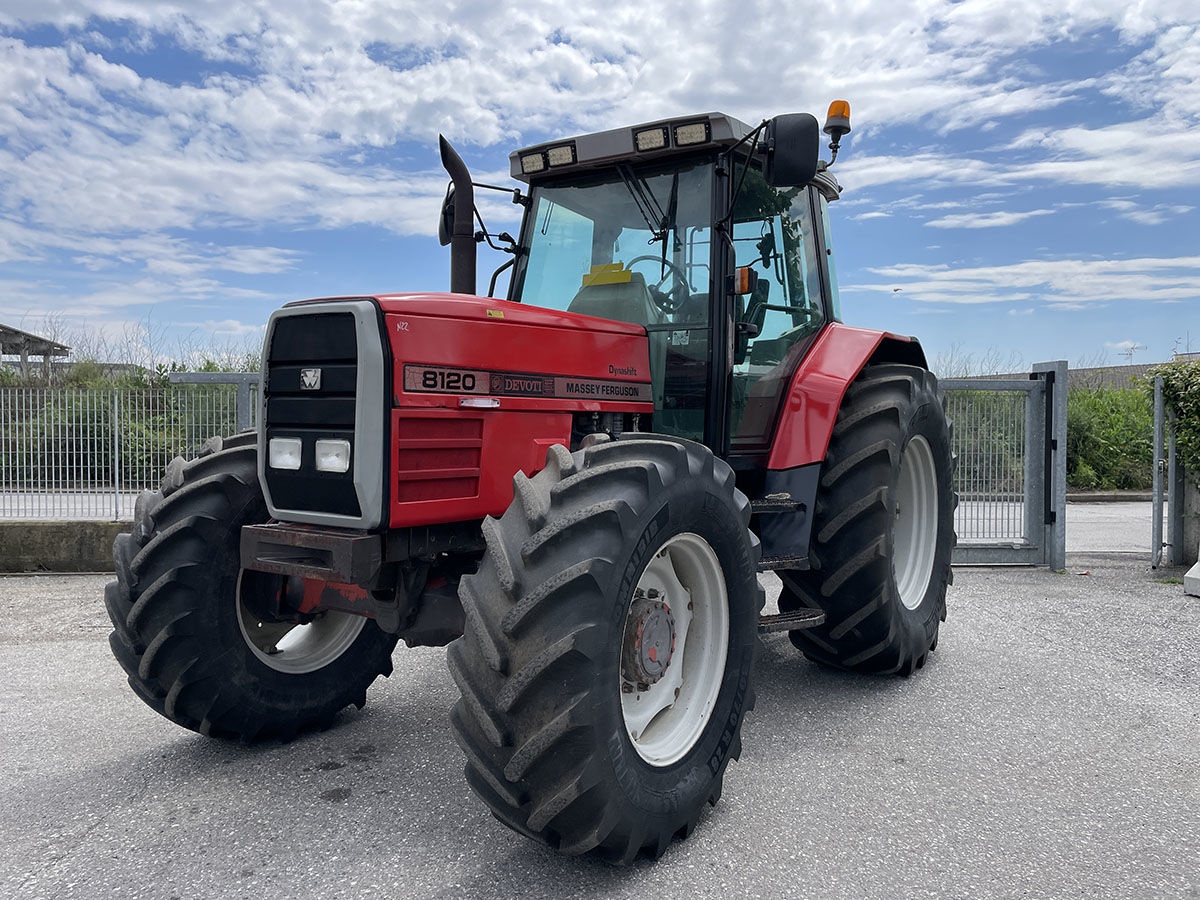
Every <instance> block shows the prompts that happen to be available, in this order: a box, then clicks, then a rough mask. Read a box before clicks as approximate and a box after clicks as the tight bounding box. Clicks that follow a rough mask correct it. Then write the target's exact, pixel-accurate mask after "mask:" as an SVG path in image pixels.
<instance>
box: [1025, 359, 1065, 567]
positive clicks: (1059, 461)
mask: <svg viewBox="0 0 1200 900" xmlns="http://www.w3.org/2000/svg"><path fill="white" fill-rule="evenodd" d="M1033 371H1034V372H1036V373H1039V374H1041V375H1042V377H1043V378H1045V381H1046V408H1047V412H1046V472H1045V478H1046V482H1047V484H1046V487H1045V491H1044V494H1043V496H1044V497H1045V510H1046V515H1045V526H1044V527H1045V532H1044V534H1045V536H1046V538H1045V540H1046V564H1047V565H1049V566H1050V568H1051V569H1052V570H1053V571H1056V572H1057V571H1059V570H1061V569H1065V568H1066V567H1067V363H1066V360H1062V359H1060V360H1055V361H1054V362H1046V363H1038V364H1037V365H1035V366H1034V367H1033Z"/></svg>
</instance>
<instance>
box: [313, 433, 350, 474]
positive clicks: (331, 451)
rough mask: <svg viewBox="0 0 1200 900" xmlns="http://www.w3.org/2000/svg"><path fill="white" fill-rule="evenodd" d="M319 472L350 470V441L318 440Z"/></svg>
mask: <svg viewBox="0 0 1200 900" xmlns="http://www.w3.org/2000/svg"><path fill="white" fill-rule="evenodd" d="M317 471H318V472H349V471H350V442H349V441H344V440H320V441H317Z"/></svg>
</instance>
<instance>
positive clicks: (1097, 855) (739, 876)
mask: <svg viewBox="0 0 1200 900" xmlns="http://www.w3.org/2000/svg"><path fill="white" fill-rule="evenodd" d="M1070 515H1072V513H1071V512H1070V511H1069V516H1070ZM1104 515H1108V514H1107V513H1105V514H1104ZM1084 518H1087V517H1086V516H1085V517H1084ZM1069 521H1070V520H1069ZM1080 521H1082V520H1080ZM1105 527H1108V528H1109V529H1110V530H1111V529H1117V530H1118V531H1124V532H1127V533H1131V534H1132V532H1133V530H1134V529H1133V528H1132V527H1131V526H1130V525H1129V524H1128V523H1126V524H1124V525H1120V524H1119V523H1118V524H1117V525H1113V524H1111V523H1110V524H1109V526H1102V527H1100V529H1099V531H1098V532H1097V534H1104V533H1107V532H1105ZM1084 530H1085V529H1082V528H1078V529H1077V530H1076V534H1077V535H1081V534H1082V533H1083V531H1084ZM1068 533H1069V535H1070V531H1069V532H1068ZM1068 540H1069V549H1070V548H1071V547H1072V544H1071V543H1070V541H1071V538H1070V537H1069V538H1068ZM1089 540H1092V539H1089ZM1095 540H1099V539H1095ZM1104 540H1109V538H1104ZM1147 544H1148V541H1147ZM1181 577H1182V570H1166V569H1159V570H1157V571H1152V570H1150V568H1149V565H1148V561H1147V560H1146V559H1145V558H1143V555H1142V554H1141V552H1140V551H1138V550H1137V549H1136V548H1134V549H1132V550H1129V549H1125V550H1121V549H1118V550H1116V551H1106V552H1096V551H1095V550H1094V549H1092V550H1079V549H1074V550H1072V552H1069V554H1068V568H1067V571H1066V572H1065V573H1061V574H1056V573H1052V572H1049V571H1046V570H1044V569H1028V568H996V569H987V568H960V569H957V570H956V579H955V584H954V586H953V587H952V588H951V592H950V599H949V619H948V621H947V622H946V623H945V625H944V626H943V631H942V636H941V641H940V644H939V646H938V649H937V651H936V652H935V653H934V654H933V655H932V657H931V662H930V664H929V665H928V666H926V668H925V669H923V670H921V671H920V672H918V673H916V674H915V675H914V676H913V677H911V678H909V679H881V678H866V677H858V676H851V675H846V674H841V673H835V672H829V671H826V670H823V669H821V668H819V667H817V666H815V665H812V664H810V663H808V662H807V661H805V660H804V659H803V658H802V657H801V656H800V655H799V654H798V653H796V652H795V651H794V650H793V648H792V646H791V644H790V643H789V642H788V640H787V638H786V636H783V635H770V636H768V637H767V638H766V640H765V641H764V645H763V650H762V653H761V655H760V659H759V663H758V666H757V685H758V705H757V708H756V709H755V710H754V711H753V712H752V713H751V714H750V715H749V716H748V718H747V720H746V725H745V728H744V733H743V738H744V746H745V749H744V751H743V754H742V758H741V760H740V761H739V762H736V763H734V764H732V765H731V766H730V768H729V771H728V774H727V776H726V780H725V791H724V796H723V797H722V800H721V802H720V804H718V805H717V806H716V807H715V808H713V809H712V810H710V811H709V812H708V813H707V814H706V815H705V816H704V817H703V818H702V819H701V822H700V827H699V828H698V829H697V831H696V832H695V833H694V834H693V835H692V836H691V837H690V838H689V839H688V840H687V841H684V842H682V843H677V844H676V845H675V846H674V847H672V848H671V849H670V850H669V851H668V852H667V854H666V855H665V856H664V857H663V858H662V859H661V860H659V861H658V862H657V863H649V862H639V863H637V864H635V865H633V866H630V867H627V868H624V869H621V868H610V867H609V866H607V865H604V864H602V863H599V862H596V861H594V860H591V859H588V858H584V859H570V858H563V857H559V856H556V855H554V854H553V853H550V852H548V851H546V850H543V849H541V848H539V847H537V846H536V845H534V844H532V843H531V842H529V841H528V840H526V839H525V838H522V837H520V836H518V835H516V834H514V833H512V832H510V831H508V830H507V829H505V828H504V827H503V826H502V825H500V824H499V823H498V822H496V821H495V820H494V819H493V818H492V817H491V816H490V815H489V814H488V813H487V812H486V811H485V809H484V807H483V806H482V805H481V804H480V803H479V802H478V801H477V800H476V799H475V798H474V796H473V795H472V794H471V792H470V790H469V789H468V787H467V786H466V784H465V782H464V780H463V778H462V774H461V770H462V760H461V755H460V753H459V751H458V748H457V746H456V745H455V743H454V741H453V739H452V737H451V735H450V730H449V728H448V725H447V722H446V712H447V710H448V708H449V707H450V705H451V704H452V703H453V701H454V700H455V698H456V696H457V692H456V690H455V688H454V685H453V682H452V681H451V679H450V677H449V675H448V673H447V671H446V667H445V661H444V657H445V653H444V651H442V650H437V649H416V650H408V649H404V648H403V647H402V648H400V649H398V650H397V652H396V657H395V661H396V671H395V673H394V674H393V675H392V677H391V678H390V679H387V680H384V681H381V682H379V683H377V684H376V685H375V686H374V687H373V688H372V690H371V691H370V693H369V695H368V696H369V700H368V704H367V706H366V708H364V709H363V710H362V711H353V710H348V711H346V712H344V713H343V714H342V715H341V717H340V719H339V721H338V723H337V725H336V727H334V728H333V729H331V730H329V731H327V732H323V733H320V734H315V735H310V736H307V737H304V738H301V739H299V740H296V741H294V742H292V743H289V744H278V743H272V744H266V745H262V746H253V747H246V746H242V745H239V744H233V743H227V742H221V741H213V740H209V739H206V738H203V737H200V736H198V735H195V734H192V733H190V732H187V731H184V730H182V729H179V728H178V727H176V726H174V725H172V724H171V723H169V722H167V721H166V720H164V719H161V718H160V717H159V716H157V715H156V714H155V713H153V712H152V711H151V710H150V709H149V708H147V707H146V706H144V705H143V704H142V703H141V701H139V700H138V699H137V698H136V697H135V696H134V695H133V693H132V692H131V691H130V690H129V688H128V686H127V684H126V683H125V680H124V677H123V674H122V673H121V671H120V669H119V667H118V666H117V664H116V662H115V661H114V660H113V659H112V657H111V655H110V653H109V650H108V645H107V635H108V631H109V624H108V622H107V618H106V616H105V613H104V609H103V604H102V602H101V594H102V590H103V585H104V582H105V581H106V580H108V577H107V576H94V575H93V576H15V577H4V578H0V608H2V609H3V612H4V615H5V619H6V621H7V622H8V623H9V625H8V627H7V629H6V630H5V632H4V634H3V635H2V636H0V697H2V698H3V700H2V703H0V705H2V707H3V709H4V727H3V730H2V732H0V773H2V776H0V896H2V897H6V898H8V897H13V898H39V897H46V898H71V897H80V898H92V897H117V896H120V897H122V898H136V897H151V898H169V897H180V898H192V897H255V898H273V897H322V898H334V897H422V898H423V897H523V898H537V897H561V896H579V897H630V898H633V897H637V898H646V897H664V898H675V897H691V898H707V897H714V898H715V897H720V898H732V897H854V898H887V900H894V898H898V897H962V898H986V897H1055V898H1060V897H1105V898H1107V897H1138V898H1141V897H1191V898H1196V897H1200V598H1195V597H1188V596H1186V595H1184V594H1183V592H1182V588H1181V586H1180V584H1179V583H1178V581H1179V579H1180V578H1181Z"/></svg>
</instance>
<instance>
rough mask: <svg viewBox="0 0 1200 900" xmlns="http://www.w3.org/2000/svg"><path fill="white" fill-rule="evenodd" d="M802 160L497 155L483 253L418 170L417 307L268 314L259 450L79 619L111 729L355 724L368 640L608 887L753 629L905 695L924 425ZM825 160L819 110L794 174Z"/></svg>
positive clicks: (742, 678) (701, 774) (689, 793)
mask: <svg viewBox="0 0 1200 900" xmlns="http://www.w3.org/2000/svg"><path fill="white" fill-rule="evenodd" d="M820 130H821V129H820V127H819V126H818V123H817V120H816V119H814V118H813V117H812V116H810V115H804V114H793V115H782V116H778V117H776V118H773V119H769V120H767V121H764V122H762V123H761V124H759V125H758V126H756V127H750V126H747V125H745V124H743V123H742V122H739V121H737V120H736V119H733V118H731V117H729V116H726V115H721V114H718V113H710V114H707V115H696V116H685V117H681V118H674V119H668V120H663V121H658V122H652V123H649V124H644V125H638V126H635V127H632V128H618V129H616V130H612V131H604V132H600V133H597V134H588V135H582V136H580V137H575V138H572V139H569V140H560V141H552V142H550V143H545V144H538V145H536V146H532V147H527V148H525V149H523V150H519V151H517V152H516V153H513V154H512V156H511V158H510V159H511V168H512V175H513V177H514V178H515V179H516V180H517V181H519V182H521V183H522V186H521V187H520V188H518V189H515V190H512V189H510V190H508V193H509V194H510V195H511V198H512V200H513V202H514V203H516V204H519V205H520V207H521V208H522V210H523V212H522V221H521V228H520V234H519V237H518V238H516V239H513V238H512V237H510V236H509V235H507V234H499V235H496V234H492V233H491V232H489V231H488V230H487V229H486V227H484V224H483V221H482V219H481V218H480V217H479V214H478V212H477V210H476V207H475V202H474V188H476V187H485V186H483V185H473V184H472V182H471V177H470V175H469V173H468V172H467V170H466V167H465V166H464V165H463V163H462V161H461V159H460V158H459V157H458V155H457V154H456V153H455V152H454V150H453V149H452V148H451V147H450V146H449V145H448V144H447V143H446V142H445V141H444V140H443V141H442V145H441V149H442V159H443V162H444V164H445V166H446V168H447V171H448V172H449V174H450V177H451V181H452V186H451V188H450V190H449V191H448V194H447V200H446V203H445V205H444V207H443V212H442V222H441V226H442V227H441V232H442V239H443V242H444V243H448V244H449V245H450V268H451V285H450V293H446V294H434V293H409V294H380V295H374V296H354V297H338V298H332V299H323V300H309V301H304V302H297V303H291V304H288V305H287V306H285V307H283V308H282V309H280V310H278V311H276V312H275V313H274V314H273V315H272V316H271V319H270V323H269V325H268V328H267V333H266V339H265V345H264V348H263V367H262V384H261V392H260V398H261V399H260V406H259V409H258V428H257V433H248V434H240V435H236V436H234V437H231V438H225V439H221V438H213V439H211V440H210V441H209V442H208V443H207V444H206V446H205V448H204V451H203V452H202V453H201V454H200V455H199V456H198V457H197V458H195V459H193V460H190V461H185V460H183V459H182V458H180V459H176V460H175V461H174V462H173V463H172V464H171V465H170V466H168V467H167V470H166V474H165V478H164V480H163V483H162V488H161V490H159V491H155V492H147V493H144V494H143V495H142V496H141V497H140V499H139V500H138V503H137V508H136V513H135V521H134V523H133V532H132V534H127V535H122V536H120V537H119V538H118V539H117V541H116V543H115V545H114V548H113V553H114V557H115V564H116V572H117V580H116V581H115V582H113V583H111V584H109V585H108V587H107V589H106V591H105V603H106V605H107V608H108V612H109V614H110V616H111V617H112V621H113V626H114V631H113V633H112V636H111V644H112V649H113V652H114V653H115V654H116V657H117V659H118V660H119V661H120V663H121V665H122V666H123V667H124V669H125V671H126V673H127V674H128V676H129V683H130V685H132V687H133V689H134V691H135V692H136V693H137V694H138V696H139V697H141V698H142V700H144V701H145V702H146V703H147V704H148V705H149V706H151V707H152V708H153V709H155V710H156V711H158V712H159V713H161V714H162V715H164V716H166V717H167V718H168V719H170V720H172V721H173V722H176V723H178V724H179V725H182V726H183V727H185V728H189V729H193V730H195V731H198V732H200V733H202V734H205V735H211V736H213V737H220V738H233V739H239V740H242V741H255V740H260V739H269V738H274V739H288V738H291V737H293V736H294V735H296V734H297V733H299V732H302V731H304V730H307V729H313V728H318V729H319V728H325V727H327V726H329V725H330V724H331V723H332V722H333V720H334V718H335V716H336V715H337V714H338V712H339V711H340V710H342V709H343V708H344V707H346V706H347V705H350V704H353V705H355V706H358V707H361V706H362V705H363V703H364V702H365V701H366V691H367V688H368V686H369V685H370V684H371V683H372V682H373V681H374V680H375V679H376V678H377V677H378V676H380V675H387V674H389V673H390V672H391V670H392V663H391V657H392V652H393V649H394V648H395V645H396V643H397V641H398V639H400V638H403V639H404V641H405V643H406V644H408V645H409V646H418V645H435V646H440V645H446V644H449V650H448V654H447V657H448V661H449V667H450V672H451V674H452V676H453V679H454V682H455V684H456V685H457V686H458V690H459V692H460V694H461V697H460V699H459V700H458V702H457V703H456V704H455V705H454V708H453V710H452V711H451V714H450V719H451V723H452V725H453V731H454V736H455V738H456V739H457V741H458V743H459V745H460V746H461V748H462V750H463V752H464V754H465V755H466V776H467V780H468V781H469V782H470V785H471V787H472V788H473V789H474V791H475V792H476V793H477V794H478V795H479V796H480V798H481V799H482V800H483V801H484V803H486V804H487V806H488V807H489V809H490V810H491V811H492V813H494V814H495V816H496V817H497V818H499V819H500V820H501V821H502V822H504V823H505V824H506V825H508V826H510V827H511V828H513V829H515V830H516V831H518V832H520V833H522V834H525V835H528V836H529V837H532V838H535V839H536V840H538V841H541V842H544V843H545V844H548V845H549V846H551V847H553V848H556V849H557V850H559V851H562V852H564V853H571V854H576V853H584V852H595V853H597V854H598V855H600V856H601V857H603V858H605V859H609V860H612V861H616V862H622V861H625V862H627V861H629V860H632V859H634V858H635V857H637V856H638V855H639V854H640V855H648V856H651V857H657V856H658V855H659V854H661V853H662V852H663V851H664V849H665V848H666V847H667V846H668V845H669V844H670V843H671V841H672V840H673V839H674V838H675V837H686V836H687V835H688V834H689V833H690V832H691V831H692V830H693V828H694V827H695V826H696V822H697V819H698V818H699V816H700V815H701V812H702V811H703V810H704V808H705V805H706V804H713V803H716V801H717V798H718V797H719V796H720V793H721V781H722V778H723V776H724V773H725V767H726V765H727V764H728V763H729V761H730V760H731V759H735V758H737V756H738V754H739V752H740V749H741V739H740V732H741V725H742V718H743V716H744V715H745V714H746V712H747V711H748V710H749V709H751V708H752V706H753V705H754V689H753V683H752V667H753V662H754V656H755V648H756V646H757V644H758V635H759V633H760V632H764V631H788V632H789V633H790V637H791V640H792V642H793V643H794V644H795V645H796V647H798V648H799V649H800V651H802V652H803V653H804V655H805V656H807V657H808V658H809V659H811V660H814V661H816V662H817V663H820V664H822V665H825V666H832V667H837V668H841V669H847V670H851V671H854V672H865V673H879V674H891V673H896V674H900V675H908V674H910V673H911V672H913V670H915V669H918V668H920V667H921V666H922V665H923V664H924V663H925V660H926V657H927V656H928V654H929V652H930V651H931V650H933V649H934V647H935V646H936V644H937V638H938V626H939V623H940V622H941V621H942V620H944V618H945V613H946V606H945V595H946V585H947V582H948V581H949V580H950V552H951V548H952V546H953V544H954V532H953V522H952V515H953V509H954V504H955V496H954V493H953V491H952V487H951V475H952V467H953V458H952V454H951V450H950V433H949V426H948V423H947V420H946V416H945V413H944V410H943V404H942V400H941V397H940V395H939V393H938V387H937V381H936V379H935V378H934V376H933V375H932V374H931V373H930V372H929V370H928V368H927V366H926V361H925V356H924V354H923V352H922V350H921V347H920V345H919V344H918V343H917V341H916V340H915V339H913V338H909V337H901V336H897V335H894V334H888V333H884V332H880V331H870V330H864V329H861V328H851V327H848V326H846V325H843V324H842V323H841V321H840V313H839V308H838V292H837V280H836V277H835V272H834V264H833V253H832V248H831V244H830V231H829V223H828V204H829V203H830V202H831V201H833V200H835V199H836V198H837V197H838V194H839V191H840V186H839V184H838V183H837V181H836V180H835V179H834V177H833V176H832V175H831V173H830V171H829V163H828V162H824V161H819V159H818V156H819V141H820ZM849 130H850V123H849V107H848V105H847V104H845V103H844V102H841V101H838V102H836V103H834V104H833V106H831V108H830V116H829V119H828V120H827V122H826V124H825V126H824V131H825V132H826V133H827V134H829V135H830V136H831V142H830V151H831V159H830V161H829V162H832V160H833V159H834V158H836V154H837V148H838V143H839V140H840V138H841V137H842V136H844V135H845V134H846V133H847V132H849ZM484 241H486V242H487V243H488V244H489V245H492V246H494V247H497V248H499V249H502V250H507V251H508V252H509V253H511V259H510V260H508V261H507V262H506V263H505V265H504V266H502V267H501V269H506V268H507V269H510V272H509V279H508V281H509V287H508V294H507V297H506V298H504V299H497V298H493V297H491V296H477V295H476V279H475V267H476V248H477V245H478V244H479V243H482V242H484ZM495 283H496V278H495V277H493V278H492V285H493V288H492V290H489V293H492V292H493V291H494V286H495ZM764 572H774V573H776V574H777V575H778V576H779V579H780V580H781V582H782V589H781V592H780V595H779V612H778V613H777V614H771V615H763V613H762V610H763V607H764V596H765V595H764V590H763V587H762V586H761V584H760V580H759V576H760V574H761V573H764Z"/></svg>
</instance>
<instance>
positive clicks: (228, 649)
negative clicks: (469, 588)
mask: <svg viewBox="0 0 1200 900" xmlns="http://www.w3.org/2000/svg"><path fill="white" fill-rule="evenodd" d="M267 518H268V516H267V509H266V503H265V501H264V499H263V495H262V490H261V488H260V487H259V483H258V474H257V466H256V449H255V438H254V435H253V434H242V435H237V436H236V437H234V438H230V439H227V440H224V441H223V440H222V439H220V438H213V439H210V440H209V441H208V442H207V443H206V444H205V447H204V449H203V450H202V451H201V454H200V456H199V457H198V458H197V459H195V460H192V461H191V462H185V461H184V460H182V459H176V460H175V461H174V462H172V463H171V465H170V466H169V467H168V468H167V475H166V478H165V479H164V481H163V485H162V490H161V491H154V492H146V493H144V494H142V496H141V497H140V498H139V499H138V503H137V507H136V509H135V513H134V525H133V533H132V534H123V535H120V536H118V537H117V539H116V541H115V542H114V544H113V560H114V563H115V565H116V571H117V580H116V581H114V582H111V583H110V584H108V585H107V587H106V588H105V591H104V600H105V605H106V607H107V609H108V614H109V617H110V618H111V619H112V623H113V632H112V634H111V636H110V637H109V644H110V645H111V647H112V651H113V654H114V655H115V656H116V658H117V660H118V661H119V662H120V664H121V666H122V668H124V670H125V673H126V674H127V675H128V677H129V684H130V686H131V687H132V688H133V690H134V692H135V693H137V695H138V696H139V697H141V698H142V700H144V701H145V702H146V704H147V705H148V706H150V707H151V708H152V709H154V710H155V711H156V712H158V713H160V714H162V715H163V716H165V717H166V718H168V719H170V720H171V721H173V722H175V723H176V724H178V725H182V726H183V727H184V728H189V729H191V730H193V731H198V732H200V733H202V734H206V735H211V736H214V737H228V738H236V739H239V740H243V741H253V740H258V739H265V738H281V739H287V738H290V737H292V736H293V735H295V734H297V733H299V732H301V731H305V730H307V729H311V728H323V727H326V726H328V725H329V724H330V723H331V722H332V721H333V717H334V716H335V715H336V714H337V713H338V711H339V710H341V709H343V708H344V707H346V706H348V705H350V704H354V705H356V706H359V707H361V706H362V705H363V704H364V703H365V702H366V689H367V686H368V685H370V684H371V682H373V681H374V680H375V679H376V678H377V677H378V676H379V675H388V674H390V672H391V671H392V662H391V656H392V650H393V648H394V647H395V645H396V637H395V636H394V635H387V634H385V633H384V632H382V631H381V630H380V629H379V628H377V627H376V626H375V624H374V623H372V622H369V621H367V620H366V619H364V618H362V617H360V616H354V615H350V614H347V613H336V612H328V613H324V614H321V615H319V616H318V617H316V618H315V619H314V620H313V621H311V622H309V623H307V624H301V625H296V624H295V623H291V622H281V621H278V620H277V619H275V618H274V617H272V615H271V614H270V612H269V610H270V608H271V604H270V599H271V595H272V593H273V592H274V591H277V590H279V589H280V588H281V587H282V584H281V579H280V578H279V577H278V576H273V575H268V574H266V573H262V572H253V571H249V570H243V569H241V557H240V536H241V529H242V526H243V525H252V524H258V523H261V522H265V521H267Z"/></svg>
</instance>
